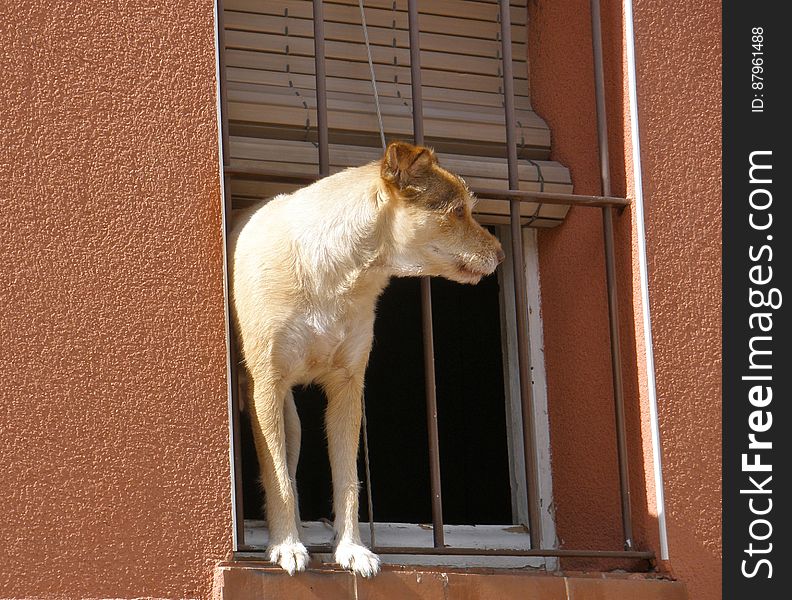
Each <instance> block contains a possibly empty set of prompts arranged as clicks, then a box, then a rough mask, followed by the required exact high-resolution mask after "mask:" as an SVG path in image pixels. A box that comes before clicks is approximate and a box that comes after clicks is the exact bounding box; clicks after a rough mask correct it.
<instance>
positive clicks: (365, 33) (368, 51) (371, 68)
mask: <svg viewBox="0 0 792 600" xmlns="http://www.w3.org/2000/svg"><path fill="white" fill-rule="evenodd" d="M358 5H359V6H360V23H361V24H362V25H363V39H364V40H365V41H366V54H367V55H368V64H369V71H371V87H372V89H373V90H374V104H375V105H376V107H377V123H379V133H380V141H381V142H382V150H383V152H384V151H385V149H386V147H387V144H386V143H385V128H384V127H383V125H382V112H381V111H380V102H379V93H378V92H377V77H376V75H375V74H374V61H373V60H372V58H371V45H370V44H369V36H368V27H367V26H366V11H365V10H364V9H363V0H358Z"/></svg>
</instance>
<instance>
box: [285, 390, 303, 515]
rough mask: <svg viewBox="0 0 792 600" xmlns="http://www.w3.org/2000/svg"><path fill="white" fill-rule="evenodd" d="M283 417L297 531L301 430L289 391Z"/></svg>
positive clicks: (292, 396) (295, 407)
mask: <svg viewBox="0 0 792 600" xmlns="http://www.w3.org/2000/svg"><path fill="white" fill-rule="evenodd" d="M283 416H284V419H285V425H286V464H287V466H288V468H289V479H290V480H291V483H292V490H293V491H294V521H295V523H296V525H297V531H299V530H300V523H301V521H300V498H299V496H298V495H297V463H298V462H300V442H301V440H302V428H301V427H300V415H299V414H298V413H297V406H296V405H295V404H294V394H292V391H291V390H289V391H288V392H287V393H286V401H285V403H284V407H283Z"/></svg>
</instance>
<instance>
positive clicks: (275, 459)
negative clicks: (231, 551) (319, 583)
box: [251, 375, 309, 575]
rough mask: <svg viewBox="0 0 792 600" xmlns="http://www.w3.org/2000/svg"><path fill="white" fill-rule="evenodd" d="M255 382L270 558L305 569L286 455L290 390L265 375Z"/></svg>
mask: <svg viewBox="0 0 792 600" xmlns="http://www.w3.org/2000/svg"><path fill="white" fill-rule="evenodd" d="M252 383H253V394H252V396H253V406H252V410H251V417H252V420H253V436H254V438H255V441H256V454H257V455H258V459H259V466H260V468H261V479H262V481H263V483H264V491H265V493H266V509H267V527H268V529H269V548H268V551H269V559H270V560H271V561H272V562H275V563H278V564H279V565H280V566H281V567H283V569H284V570H286V571H287V572H288V573H289V575H294V573H295V572H297V571H303V570H305V567H306V565H307V564H308V560H309V557H308V552H307V551H306V549H305V546H303V544H302V543H301V542H300V537H299V533H298V532H297V525H296V518H297V498H296V494H295V488H294V485H293V482H292V480H291V478H290V476H289V465H288V460H287V456H286V428H285V424H284V401H285V400H286V399H287V395H288V394H289V393H290V391H289V389H288V388H287V387H286V386H285V385H284V384H283V383H282V382H280V381H277V380H273V379H272V378H271V377H267V376H266V375H265V376H261V377H254V378H253V379H252ZM289 400H290V399H289ZM295 467H296V465H295Z"/></svg>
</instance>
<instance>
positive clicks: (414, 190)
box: [231, 142, 503, 577]
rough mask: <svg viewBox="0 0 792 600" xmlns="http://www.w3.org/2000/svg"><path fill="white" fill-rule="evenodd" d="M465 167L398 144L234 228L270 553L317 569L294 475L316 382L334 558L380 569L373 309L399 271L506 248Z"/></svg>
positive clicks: (237, 297)
mask: <svg viewBox="0 0 792 600" xmlns="http://www.w3.org/2000/svg"><path fill="white" fill-rule="evenodd" d="M472 203H473V199H472V197H471V194H470V192H469V191H468V189H467V186H466V185H465V183H464V181H462V179H461V178H459V177H457V176H456V175H453V174H451V173H449V172H448V171H446V170H444V169H442V168H441V167H440V166H439V165H438V164H437V160H436V158H435V156H434V153H433V152H432V151H431V150H430V149H428V148H423V147H417V146H412V145H410V144H406V143H401V142H396V143H393V144H390V145H389V146H388V149H387V151H386V152H385V156H384V158H383V159H382V160H381V161H377V162H374V163H371V164H368V165H365V166H362V167H356V168H350V169H347V170H345V171H343V172H341V173H338V174H336V175H333V176H331V177H327V178H325V179H322V180H320V181H318V182H316V183H314V184H313V185H310V186H308V187H306V188H303V189H301V190H298V191H296V192H294V193H293V194H289V195H281V196H277V197H276V198H274V199H273V200H271V201H269V202H267V203H265V204H263V205H259V206H257V207H255V208H253V209H251V210H250V211H246V212H245V214H243V215H242V217H241V218H240V220H239V222H237V223H236V225H235V227H234V230H233V232H232V235H231V253H232V264H233V268H232V284H231V293H232V306H233V310H234V317H235V321H236V326H237V332H238V338H239V343H240V346H241V351H242V355H243V357H244V362H245V366H246V368H247V371H248V375H249V377H248V382H249V386H248V387H249V391H250V402H249V410H250V415H251V422H252V424H253V433H254V437H255V441H256V452H257V455H258V459H259V464H260V466H261V478H262V481H263V483H264V489H265V492H266V512H267V521H268V526H269V536H270V538H269V539H270V546H269V550H268V551H269V558H270V560H272V561H273V562H276V563H278V564H280V566H281V567H283V568H284V569H285V570H286V571H288V572H289V574H294V573H295V572H296V571H302V570H304V569H305V567H306V564H307V563H308V553H307V551H306V549H305V546H303V544H302V543H301V542H300V539H299V534H298V526H299V513H298V508H297V489H296V480H295V473H296V470H297V461H298V458H299V453H300V435H301V434H300V421H299V417H298V415H297V410H296V408H295V406H294V398H293V396H292V392H291V389H292V387H293V386H295V385H300V384H308V383H311V382H316V383H318V384H320V385H321V386H322V387H323V389H324V391H325V394H326V396H327V400H328V403H327V410H326V413H325V419H326V423H325V424H326V428H327V441H328V450H329V454H330V465H331V469H332V476H333V510H334V513H335V523H334V525H335V531H336V542H335V560H336V562H338V563H339V564H340V565H341V566H343V567H344V568H347V569H350V570H352V571H354V572H356V573H358V574H360V575H363V576H366V577H370V576H373V575H375V574H376V573H377V572H378V571H379V558H378V557H377V555H376V554H374V553H373V552H371V551H370V550H369V549H368V548H366V547H365V546H364V545H363V544H362V543H361V540H360V533H359V531H358V473H357V455H358V439H359V435H360V421H361V408H362V406H361V399H362V393H363V378H364V374H365V370H366V363H367V361H368V356H369V352H370V350H371V343H372V336H373V328H374V310H375V306H376V303H377V298H378V297H379V295H380V293H381V292H382V290H383V289H384V288H385V286H386V285H387V284H388V280H389V279H390V278H391V277H392V276H397V277H402V276H422V275H437V276H442V277H446V278H448V279H452V280H454V281H458V282H460V283H478V281H479V280H480V279H481V278H482V277H483V276H485V275H489V274H490V273H492V272H493V271H494V270H495V268H496V267H497V265H498V263H499V262H501V261H502V260H503V251H502V249H501V246H500V244H499V243H498V241H497V240H496V239H495V237H493V236H492V235H491V234H490V233H489V232H487V231H486V230H485V229H483V228H482V227H481V226H480V225H479V224H478V223H477V222H476V221H475V220H474V219H473V217H472V216H471V208H472Z"/></svg>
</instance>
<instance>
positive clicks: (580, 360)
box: [529, 0, 721, 600]
mask: <svg viewBox="0 0 792 600" xmlns="http://www.w3.org/2000/svg"><path fill="white" fill-rule="evenodd" d="M530 6H531V19H532V20H531V24H530V25H529V32H530V35H531V37H530V43H531V45H530V48H529V56H530V59H531V84H532V99H533V103H534V106H535V108H536V109H537V111H538V112H539V114H541V115H542V116H543V117H544V118H545V119H546V120H547V121H548V123H549V125H550V128H551V131H552V133H553V152H554V157H555V158H556V159H557V160H560V161H561V162H563V163H564V164H566V165H567V166H569V167H570V168H571V171H572V176H573V181H574V184H575V190H576V192H578V193H598V192H599V191H600V179H599V169H598V162H597V161H598V153H597V140H596V123H595V120H594V119H595V115H594V90H593V75H592V55H591V34H590V20H589V19H590V14H589V2H588V1H586V0H575V1H570V2H564V3H541V2H540V3H531V4H530ZM634 10H635V26H636V47H637V48H636V52H637V63H638V88H639V100H638V102H639V107H640V125H641V142H642V160H643V177H644V193H645V203H646V227H647V252H648V261H649V277H650V281H649V285H650V306H651V310H652V325H653V335H654V343H655V361H656V374H657V393H658V404H659V413H660V425H661V436H662V448H663V459H664V476H665V492H666V509H667V519H668V529H669V538H670V554H671V560H670V562H669V563H668V564H666V565H664V568H667V569H670V571H671V572H672V573H673V574H674V575H675V576H677V577H679V578H680V579H681V580H682V581H684V582H685V583H686V585H687V587H688V590H689V593H690V597H691V598H697V599H698V598H701V599H704V600H710V599H711V600H715V599H716V598H719V597H720V595H721V577H720V568H721V567H720V558H721V524H720V510H721V501H720V494H721V491H720V456H721V430H720V415H721V412H720V411H721V398H720V393H721V371H720V369H721V363H720V344H721V323H720V310H721V296H720V294H721V280H720V269H721V264H720V257H721V246H720V242H721V240H720V232H721V205H720V183H721V181H720V151H721V148H720V127H721V121H720V102H721V99H720V75H721V73H720V19H721V17H720V5H718V4H712V3H708V4H706V5H702V6H698V5H695V4H691V3H688V2H683V1H682V0H679V1H675V2H672V3H670V4H669V3H666V4H663V5H662V6H661V5H658V4H657V3H654V2H647V1H645V0H636V2H635V9H634ZM603 35H604V50H605V70H606V88H607V104H608V121H609V134H610V135H609V142H610V153H611V177H612V179H613V192H614V193H615V194H617V195H623V194H627V195H628V196H633V194H634V192H633V190H634V182H633V178H632V168H633V167H632V161H631V157H630V152H631V138H630V131H629V118H628V110H629V106H628V100H627V87H626V85H627V80H626V78H627V72H626V60H625V54H624V53H625V50H624V38H623V35H624V30H623V14H622V11H621V3H620V2H616V1H610V0H608V1H605V2H603ZM635 236H636V230H635V214H634V213H633V212H632V211H629V210H628V211H625V213H624V215H623V216H622V217H619V218H618V219H617V223H616V242H617V249H618V250H617V252H618V260H617V268H618V272H619V278H618V279H619V286H620V287H619V293H620V297H621V300H622V310H621V325H622V345H623V350H624V352H625V363H630V362H633V363H634V364H632V365H628V366H627V368H625V383H626V395H625V396H626V402H627V429H628V440H629V444H630V445H629V448H630V452H631V454H630V457H631V462H630V480H631V484H632V492H633V502H632V508H633V516H634V518H635V519H636V532H635V533H636V535H635V537H636V542H637V544H638V546H639V547H649V548H653V549H654V550H655V551H659V548H658V534H657V522H656V515H657V512H656V509H655V500H654V498H655V495H654V485H653V483H654V482H653V476H652V472H651V468H652V463H651V440H650V437H649V421H648V404H647V380H646V372H645V355H644V340H643V333H642V321H641V308H642V306H641V300H640V288H639V281H638V266H637V242H636V238H635ZM601 243H602V242H601V226H600V224H599V222H598V217H597V216H596V215H593V214H591V212H590V211H589V210H588V209H573V210H572V211H571V212H570V215H569V217H568V219H567V221H566V223H565V224H564V225H563V226H561V227H559V228H557V229H554V230H552V231H547V232H543V233H542V235H541V236H540V249H539V252H540V261H541V277H542V295H543V317H544V325H545V345H546V348H545V350H546V365H547V369H548V388H549V389H548V391H549V400H550V417H551V436H552V443H553V466H554V482H553V483H554V495H555V502H556V510H557V524H558V529H559V536H560V538H561V540H562V542H563V544H564V545H566V546H567V547H571V546H578V547H580V546H584V547H596V546H600V547H602V546H603V545H608V546H610V547H616V546H617V545H618V543H619V534H620V531H619V526H620V525H619V520H618V514H619V513H618V511H619V507H618V496H617V495H616V494H617V487H616V483H617V482H616V479H615V473H614V469H615V448H614V447H613V444H612V443H609V441H608V440H609V439H612V438H611V437H610V436H612V435H613V427H612V419H613V411H612V408H611V407H610V402H611V401H610V394H611V384H610V372H609V359H608V355H607V352H608V349H607V339H608V338H607V322H606V321H605V312H604V311H605V306H606V304H605V301H604V287H603V285H604V275H603V271H602V269H603V263H602V260H603V258H602V251H601V248H602V245H601ZM559 366H560V368H559ZM600 564H601V563H600ZM592 566H593V565H592Z"/></svg>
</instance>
